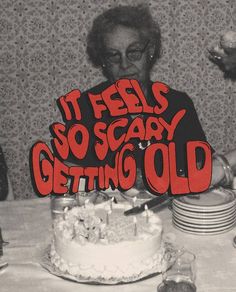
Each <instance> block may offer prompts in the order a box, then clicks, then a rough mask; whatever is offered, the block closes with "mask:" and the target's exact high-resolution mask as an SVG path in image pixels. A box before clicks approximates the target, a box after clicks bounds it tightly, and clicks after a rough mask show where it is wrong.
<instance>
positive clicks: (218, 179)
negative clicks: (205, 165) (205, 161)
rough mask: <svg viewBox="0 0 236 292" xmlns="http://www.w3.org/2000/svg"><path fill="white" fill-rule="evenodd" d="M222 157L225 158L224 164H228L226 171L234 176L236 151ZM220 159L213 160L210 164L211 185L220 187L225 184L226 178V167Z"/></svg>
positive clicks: (235, 171)
mask: <svg viewBox="0 0 236 292" xmlns="http://www.w3.org/2000/svg"><path fill="white" fill-rule="evenodd" d="M224 157H225V158H226V161H227V162H226V164H227V163H228V168H229V169H228V171H229V172H230V171H232V174H233V175H236V149H234V150H231V151H229V152H227V153H226V154H225V155H224ZM226 164H225V163H224V162H223V161H221V160H220V159H216V158H213V164H212V180H211V185H212V186H215V185H222V186H224V184H225V178H226V176H227V173H226V171H227V170H226V169H225V167H226V166H227V165H226Z"/></svg>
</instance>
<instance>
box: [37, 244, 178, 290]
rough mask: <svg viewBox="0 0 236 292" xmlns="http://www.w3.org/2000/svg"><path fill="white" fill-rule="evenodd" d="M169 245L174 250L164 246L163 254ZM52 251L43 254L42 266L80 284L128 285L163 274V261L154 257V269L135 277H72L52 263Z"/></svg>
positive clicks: (48, 248)
mask: <svg viewBox="0 0 236 292" xmlns="http://www.w3.org/2000/svg"><path fill="white" fill-rule="evenodd" d="M167 245H168V249H171V250H174V249H173V248H172V247H171V248H170V246H171V244H169V243H168V244H163V246H162V248H161V253H160V254H162V255H163V254H164V251H166V246H167ZM50 249H51V245H49V246H48V247H47V248H46V250H45V251H44V253H43V256H42V259H41V262H40V264H41V266H42V267H43V268H44V269H46V270H47V271H48V272H50V273H51V274H53V275H55V276H58V277H60V278H63V279H66V280H70V281H74V282H78V283H85V284H91V285H118V284H127V283H131V282H137V281H140V280H145V279H148V278H151V277H154V276H157V275H158V274H160V273H161V270H162V269H161V260H160V257H159V256H156V257H154V258H153V259H152V260H153V265H152V268H150V267H148V268H147V269H146V270H145V271H143V272H141V273H140V274H138V275H133V276H130V277H126V278H125V277H122V279H121V278H115V277H112V278H110V279H105V278H103V277H102V276H101V277H99V278H92V277H84V276H80V275H77V276H73V275H70V274H69V273H67V272H62V271H61V270H59V269H58V268H57V267H56V266H55V265H54V264H53V263H52V262H51V256H50Z"/></svg>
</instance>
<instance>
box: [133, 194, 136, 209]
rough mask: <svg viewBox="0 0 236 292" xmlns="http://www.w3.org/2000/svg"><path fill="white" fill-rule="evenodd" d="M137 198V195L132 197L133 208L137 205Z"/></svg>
mask: <svg viewBox="0 0 236 292" xmlns="http://www.w3.org/2000/svg"><path fill="white" fill-rule="evenodd" d="M136 200H137V197H136V196H135V197H133V198H132V206H133V208H134V207H135V202H136Z"/></svg>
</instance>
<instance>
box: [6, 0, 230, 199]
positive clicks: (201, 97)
mask: <svg viewBox="0 0 236 292" xmlns="http://www.w3.org/2000/svg"><path fill="white" fill-rule="evenodd" d="M140 2H144V1H129V0H127V1H122V0H121V1H118V0H117V1H116V0H102V1H99V0H86V1H85V0H54V1H50V0H0V100H1V106H0V126H1V131H0V143H1V145H2V147H3V150H4V153H5V156H6V160H7V164H8V168H9V176H10V179H11V181H12V185H13V191H14V196H15V199H24V198H31V197H34V196H35V194H34V191H33V189H32V186H31V181H30V173H29V162H28V161H29V150H30V148H31V146H32V144H33V143H34V142H36V141H37V140H38V139H41V140H43V141H45V142H49V140H50V134H49V130H48V127H49V125H50V124H51V123H52V122H53V121H60V113H59V110H58V109H57V107H56V105H55V99H56V98H58V97H59V96H61V95H63V94H65V93H67V92H68V91H70V90H71V89H74V88H79V89H81V90H84V89H86V88H89V87H90V86H92V85H95V84H97V83H98V82H100V81H102V80H103V77H102V75H101V73H100V71H99V70H97V69H94V68H93V67H92V65H91V64H90V63H89V62H88V60H87V57H86V55H85V40H86V35H87V31H88V29H89V28H90V27H91V24H92V20H93V18H94V16H95V15H98V14H99V13H100V12H102V11H103V10H104V9H107V8H109V7H112V6H115V5H118V4H133V3H135V4H136V3H140ZM145 2H146V3H149V5H150V8H151V11H152V14H153V16H154V17H155V18H156V19H157V20H158V21H159V23H160V26H161V30H162V36H163V54H162V58H161V60H159V62H158V63H157V65H156V66H155V67H154V70H153V76H152V77H153V80H160V81H163V82H166V83H167V84H169V85H170V86H172V87H174V88H176V89H179V90H182V91H186V92H187V93H188V94H189V95H190V96H191V97H192V99H193V101H194V103H195V106H196V108H197V111H198V114H199V116H200V119H201V122H202V125H203V128H204V130H205V132H206V134H207V137H208V139H209V141H210V142H211V143H212V145H213V146H214V147H215V148H216V150H218V151H220V152H222V151H225V150H227V149H229V148H230V147H232V145H234V146H236V126H235V121H236V119H235V117H236V105H235V103H236V85H235V83H234V84H233V82H232V81H231V80H229V79H225V78H224V75H223V73H222V72H221V71H220V70H219V69H218V68H217V67H216V66H215V65H214V64H212V63H211V62H210V61H208V59H207V57H206V48H207V47H209V46H210V45H212V44H213V43H215V42H216V41H217V40H218V36H219V33H221V32H224V31H226V30H228V29H236V1H235V0H191V1H188V0H165V1H163V0H153V1H145Z"/></svg>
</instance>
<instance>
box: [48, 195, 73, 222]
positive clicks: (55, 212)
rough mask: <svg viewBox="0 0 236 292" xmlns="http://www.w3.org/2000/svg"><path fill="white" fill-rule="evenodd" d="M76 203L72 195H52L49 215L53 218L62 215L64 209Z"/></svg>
mask: <svg viewBox="0 0 236 292" xmlns="http://www.w3.org/2000/svg"><path fill="white" fill-rule="evenodd" d="M77 205H78V203H77V201H76V198H75V197H74V196H53V197H51V215H52V219H53V220H55V219H57V218H60V217H62V216H63V215H64V213H65V210H66V209H67V208H68V209H71V208H73V207H75V206H77Z"/></svg>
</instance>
